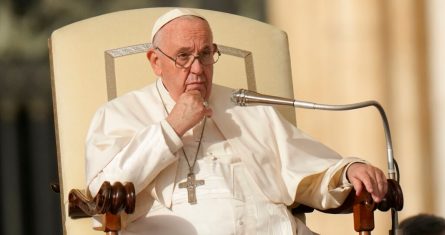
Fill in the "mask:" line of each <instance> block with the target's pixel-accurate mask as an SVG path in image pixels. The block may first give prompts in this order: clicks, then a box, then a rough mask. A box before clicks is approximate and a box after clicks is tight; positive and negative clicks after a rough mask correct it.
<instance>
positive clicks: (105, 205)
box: [68, 181, 136, 219]
mask: <svg viewBox="0 0 445 235" xmlns="http://www.w3.org/2000/svg"><path fill="white" fill-rule="evenodd" d="M68 202H69V208H68V215H69V216H70V217H71V218H73V219H76V218H85V217H91V216H94V215H98V214H106V213H111V214H114V215H117V214H119V213H120V212H121V211H122V210H125V213H127V214H132V213H133V212H134V209H135V206H136V193H135V189H134V185H133V183H126V184H125V185H123V184H122V183H120V182H115V183H114V184H113V185H112V186H111V184H110V182H108V181H105V182H104V183H103V184H102V186H101V187H100V189H99V192H98V193H97V195H96V196H94V198H91V196H89V195H86V194H84V193H83V192H82V191H81V190H79V189H72V190H71V191H70V193H69V195H68Z"/></svg>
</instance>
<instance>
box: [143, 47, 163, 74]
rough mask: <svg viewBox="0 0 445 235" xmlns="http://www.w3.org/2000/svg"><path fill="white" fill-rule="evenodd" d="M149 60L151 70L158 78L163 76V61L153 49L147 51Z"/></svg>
mask: <svg viewBox="0 0 445 235" xmlns="http://www.w3.org/2000/svg"><path fill="white" fill-rule="evenodd" d="M147 59H148V61H150V65H151V68H152V69H153V72H154V73H155V74H156V75H157V76H161V75H162V68H161V64H160V63H161V61H160V60H159V57H158V55H157V54H156V52H155V50H154V49H153V48H150V49H149V50H148V51H147Z"/></svg>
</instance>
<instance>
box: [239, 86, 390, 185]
mask: <svg viewBox="0 0 445 235" xmlns="http://www.w3.org/2000/svg"><path fill="white" fill-rule="evenodd" d="M231 100H232V102H233V103H235V104H237V105H239V106H247V105H248V104H266V105H288V106H293V107H295V108H303V109H318V110H332V111H344V110H352V109H360V108H364V107H368V106H374V107H376V108H377V109H378V111H379V113H380V116H381V118H382V121H383V128H384V131H385V135H386V147H387V154H388V176H389V178H390V179H393V180H397V181H399V179H396V169H395V166H394V165H395V164H394V156H393V150H392V141H391V133H390V130H389V124H388V119H387V118H386V114H385V111H384V110H383V107H382V106H381V105H380V104H379V103H378V102H377V101H374V100H371V101H364V102H360V103H354V104H345V105H331V104H317V103H312V102H307V101H300V100H294V99H289V98H282V97H277V96H270V95H263V94H260V93H258V92H254V91H249V90H244V89H239V90H235V91H233V93H232V97H231Z"/></svg>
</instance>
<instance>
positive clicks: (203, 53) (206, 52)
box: [199, 51, 212, 59]
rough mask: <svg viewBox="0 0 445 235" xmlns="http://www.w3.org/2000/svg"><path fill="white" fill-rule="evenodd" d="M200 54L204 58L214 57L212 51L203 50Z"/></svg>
mask: <svg viewBox="0 0 445 235" xmlns="http://www.w3.org/2000/svg"><path fill="white" fill-rule="evenodd" d="M199 56H200V57H201V58H203V59H207V58H210V57H212V52H211V51H203V52H201V54H200V55H199Z"/></svg>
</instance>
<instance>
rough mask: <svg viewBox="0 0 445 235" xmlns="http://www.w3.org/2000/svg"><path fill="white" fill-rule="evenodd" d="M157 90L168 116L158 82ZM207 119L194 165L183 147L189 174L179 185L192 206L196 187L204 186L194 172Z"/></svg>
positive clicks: (202, 181) (194, 202)
mask: <svg viewBox="0 0 445 235" xmlns="http://www.w3.org/2000/svg"><path fill="white" fill-rule="evenodd" d="M156 90H157V91H158V95H159V98H160V99H161V102H162V106H164V110H165V113H166V114H167V115H168V114H169V112H168V110H167V106H166V105H165V102H164V99H162V95H161V92H160V91H159V88H158V82H157V81H156ZM206 121H207V118H205V117H204V123H203V127H202V130H201V136H200V137H199V143H198V148H197V149H196V153H195V158H194V159H193V163H192V164H190V161H189V158H188V157H187V154H186V153H185V150H184V147H182V148H181V149H182V153H183V154H184V158H185V161H186V162H187V165H188V167H189V173H188V174H187V181H186V182H182V183H179V188H186V189H187V193H188V202H189V203H190V204H196V203H197V199H196V186H200V185H203V184H204V180H196V179H195V173H194V172H193V170H194V168H195V164H196V161H197V160H198V153H199V149H200V147H201V142H202V137H203V136H204V129H205V126H206Z"/></svg>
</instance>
